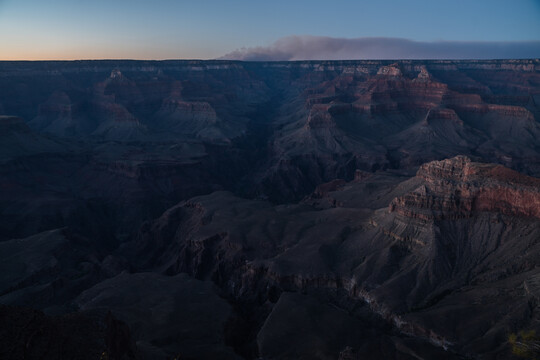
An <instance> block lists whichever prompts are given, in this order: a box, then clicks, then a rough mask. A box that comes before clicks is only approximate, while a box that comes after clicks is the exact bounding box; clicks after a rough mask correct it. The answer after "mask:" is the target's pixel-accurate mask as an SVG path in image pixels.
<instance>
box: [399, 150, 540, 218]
mask: <svg viewBox="0 0 540 360" xmlns="http://www.w3.org/2000/svg"><path fill="white" fill-rule="evenodd" d="M416 176H417V177H418V178H420V179H422V180H423V182H422V185H421V186H419V187H418V188H417V189H415V190H414V191H413V192H411V193H409V194H407V195H405V196H402V197H398V198H396V199H395V200H393V201H392V203H391V204H390V206H389V210H390V211H391V212H396V213H398V214H401V215H404V216H406V217H410V218H416V219H422V220H433V219H438V220H442V219H459V218H468V217H472V216H474V215H475V214H477V213H478V212H483V211H486V212H493V213H499V214H505V215H510V216H519V217H535V218H539V219H540V180H539V179H537V178H533V177H528V176H525V175H522V174H520V173H518V172H515V171H513V170H510V169H508V168H505V167H503V166H501V165H493V164H488V165H486V164H480V163H475V162H472V161H471V160H470V159H469V158H467V157H465V156H458V157H455V158H452V159H448V160H442V161H434V162H431V163H428V164H425V165H422V166H421V167H420V169H419V170H418V173H417V175H416Z"/></svg>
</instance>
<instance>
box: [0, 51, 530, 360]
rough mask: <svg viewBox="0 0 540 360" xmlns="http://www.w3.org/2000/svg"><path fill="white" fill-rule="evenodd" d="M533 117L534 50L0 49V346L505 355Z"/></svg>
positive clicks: (517, 291) (54, 354) (281, 355)
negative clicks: (158, 56) (74, 54)
mask: <svg viewBox="0 0 540 360" xmlns="http://www.w3.org/2000/svg"><path fill="white" fill-rule="evenodd" d="M539 119H540V61H539V60H537V59H536V60H486V61H484V60H482V61H480V60H470V61H465V60H463V61H452V60H433V61H415V60H406V61H405V60H403V61H298V62H240V61H217V60H216V61H173V60H171V61H128V60H125V61H124V60H122V61H121V60H110V61H109V60H103V61H68V62H63V61H43V62H24V61H20V62H17V61H14V62H0V214H1V217H0V260H1V261H0V319H2V320H1V321H0V324H1V325H0V334H2V336H1V338H2V340H0V341H1V342H0V358H3V359H4V358H6V359H18V358H21V356H23V357H27V358H31V359H34V358H35V359H46V358H81V359H82V358H88V359H97V358H100V357H101V358H108V359H174V358H176V359H217V358H219V359H259V358H260V359H269V360H270V359H340V360H345V359H432V358H435V357H437V358H441V359H511V358H512V357H513V356H514V355H513V354H512V353H511V346H510V345H509V344H508V341H507V339H508V336H509V335H510V334H511V333H516V332H518V331H520V330H536V331H540V318H539V308H538V306H539V298H540V268H539V267H538V264H539V263H540V141H539V140H538V139H540V121H539ZM12 329H14V330H12ZM21 354H22V355H21Z"/></svg>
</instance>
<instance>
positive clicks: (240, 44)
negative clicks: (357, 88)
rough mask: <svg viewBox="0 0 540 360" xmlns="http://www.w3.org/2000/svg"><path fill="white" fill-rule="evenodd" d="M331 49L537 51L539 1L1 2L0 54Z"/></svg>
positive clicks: (126, 55) (321, 52) (318, 52)
mask: <svg viewBox="0 0 540 360" xmlns="http://www.w3.org/2000/svg"><path fill="white" fill-rule="evenodd" d="M291 39H292V40H291ZM298 39H300V40H301V41H300V42H301V44H302V46H303V47H304V49H303V50H302V52H300V53H299V52H295V53H292V54H291V53H290V52H291V51H292V50H294V47H295V46H296V45H295V44H298ZM329 39H330V40H329ZM377 39H378V41H379V42H380V44H381V45H380V46H379V45H377V44H378V43H374V41H375V42H376V41H377ZM291 41H292V42H291ZM294 41H296V42H294ZM392 41H394V43H393V42H392ZM395 41H398V42H397V43H396V42H395ZM367 43H368V44H371V45H370V46H371V51H364V50H362V49H365V46H366V44H367ZM284 44H285V49H282V48H281V47H282V46H284ZM291 44H292V45H291ZM325 44H326V45H325ZM374 44H375V45H377V46H375V47H374ZM396 44H397V45H396ZM398 45H399V46H398ZM324 46H326V48H325V47H324ZM336 46H338V47H340V49H341V51H342V53H341V56H342V57H344V58H355V57H358V58H367V57H373V58H376V57H379V58H381V57H386V58H391V57H400V58H405V57H407V58H414V57H419V58H421V57H424V58H426V57H432V58H433V57H434V58H437V57H453V56H452V54H454V57H455V58H457V57H467V56H469V57H470V56H475V55H474V54H475V53H474V52H472V53H471V52H470V51H472V50H474V49H476V48H478V46H480V47H482V46H485V48H482V49H483V50H482V51H481V52H480V54H479V55H477V56H478V57H481V56H480V55H483V56H484V57H490V56H491V57H501V56H500V54H508V56H506V57H523V55H522V56H518V55H519V54H532V55H528V56H527V57H540V0H466V1H465V0H453V1H448V0H444V1H438V0H377V1H375V0H374V1H364V0H332V1H329V0H326V1H320V0H309V1H304V0H287V1H282V0H273V1H260V0H250V1H247V0H228V1H225V0H151V1H150V0H144V1H143V0H0V60H47V59H61V60H63V59H158V60H159V59H213V58H222V57H225V58H237V59H255V60H264V59H269V58H270V57H271V56H273V58H272V59H276V60H291V59H293V60H296V59H301V58H306V57H309V56H311V57H312V58H330V57H331V55H332V54H335V48H336ZM362 46H364V48H362ZM452 46H453V47H454V48H452ZM463 46H464V47H465V48H468V49H469V50H467V51H469V52H467V51H465V50H466V49H465V50H464V48H463ZM306 47H308V48H307V49H306ZM379 47H381V48H382V49H383V50H380V51H379V50H378V52H377V51H374V50H373V49H374V48H375V49H377V48H379ZM276 49H277V53H283V52H284V51H288V53H287V54H285V55H283V56H282V57H281V58H279V57H278V58H276ZM291 49H292V50H291ZM399 49H401V50H399ZM419 49H420V50H419ZM426 49H428V50H426ZM448 49H450V51H448ZM452 49H454V50H452ZM497 49H498V50H497ZM501 49H502V50H501ZM398 50H399V51H398ZM445 50H446V51H445ZM452 51H453V52H452ZM497 51H499V52H498V53H497ZM261 52H262V54H263V56H260V55H261ZM254 53H255V54H258V56H255V55H253V54H254ZM265 53H267V55H264V54H265ZM476 53H478V51H477V52H476ZM497 54H499V56H496V55H497ZM513 55H515V56H513ZM264 56H266V58H264Z"/></svg>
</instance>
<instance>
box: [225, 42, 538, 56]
mask: <svg viewBox="0 0 540 360" xmlns="http://www.w3.org/2000/svg"><path fill="white" fill-rule="evenodd" d="M530 58H540V41H511V42H484V41H471V42H465V41H432V42H423V41H413V40H407V39H400V38H386V37H365V38H354V39H345V38H332V37H323V36H288V37H284V38H281V39H279V40H277V41H276V42H274V43H273V44H272V45H270V46H261V47H250V48H241V49H238V50H235V51H233V52H231V53H228V54H226V55H224V56H222V57H221V58H220V59H224V60H244V61H292V60H355V59H359V60H362V59H374V60H379V59H530Z"/></svg>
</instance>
